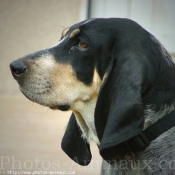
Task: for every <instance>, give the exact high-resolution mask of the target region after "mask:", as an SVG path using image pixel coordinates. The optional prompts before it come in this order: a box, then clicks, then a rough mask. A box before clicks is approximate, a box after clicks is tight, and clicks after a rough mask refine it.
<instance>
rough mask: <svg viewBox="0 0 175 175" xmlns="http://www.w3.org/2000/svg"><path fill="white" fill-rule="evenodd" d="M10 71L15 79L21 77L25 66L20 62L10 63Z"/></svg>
mask: <svg viewBox="0 0 175 175" xmlns="http://www.w3.org/2000/svg"><path fill="white" fill-rule="evenodd" d="M10 69H11V72H12V75H13V77H14V78H15V79H17V78H19V77H21V76H23V75H24V74H25V72H26V70H27V65H26V64H25V63H24V62H23V61H21V60H15V61H13V62H11V63H10Z"/></svg>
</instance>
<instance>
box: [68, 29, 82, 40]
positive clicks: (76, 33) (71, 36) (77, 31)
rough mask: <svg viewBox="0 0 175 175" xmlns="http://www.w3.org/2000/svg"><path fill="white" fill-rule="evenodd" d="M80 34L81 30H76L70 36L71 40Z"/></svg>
mask: <svg viewBox="0 0 175 175" xmlns="http://www.w3.org/2000/svg"><path fill="white" fill-rule="evenodd" d="M79 33H80V29H79V28H76V29H74V30H73V31H72V32H71V34H70V38H73V37H74V36H76V35H78V34H79Z"/></svg>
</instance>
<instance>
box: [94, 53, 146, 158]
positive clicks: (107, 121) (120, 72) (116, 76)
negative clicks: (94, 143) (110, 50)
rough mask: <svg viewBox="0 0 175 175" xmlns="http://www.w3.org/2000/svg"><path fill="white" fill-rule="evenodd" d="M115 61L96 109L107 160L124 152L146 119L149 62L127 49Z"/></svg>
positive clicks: (101, 147)
mask: <svg viewBox="0 0 175 175" xmlns="http://www.w3.org/2000/svg"><path fill="white" fill-rule="evenodd" d="M124 55H125V56H124ZM127 55H128V56H127ZM111 64H112V65H110V66H109V67H110V68H109V69H110V70H109V69H108V70H107V73H106V76H105V77H106V78H105V80H104V83H103V85H102V88H101V90H100V93H99V97H98V100H97V105H96V109H95V126H96V130H97V135H98V137H99V140H100V145H99V150H100V154H101V156H102V157H103V158H104V159H105V160H112V159H113V158H114V157H116V156H118V155H121V154H124V153H125V150H123V149H124V148H123V146H122V144H123V143H125V142H126V141H127V140H128V139H130V138H132V137H134V136H136V135H138V134H139V133H141V131H142V129H143V123H144V117H143V104H142V91H143V88H142V86H143V81H144V71H145V70H144V65H145V64H146V63H144V61H143V60H142V58H137V57H135V55H134V54H131V53H130V54H128V53H124V54H122V55H121V56H120V55H118V56H117V58H114V59H113V62H112V63H111ZM144 85H145V84H144Z"/></svg>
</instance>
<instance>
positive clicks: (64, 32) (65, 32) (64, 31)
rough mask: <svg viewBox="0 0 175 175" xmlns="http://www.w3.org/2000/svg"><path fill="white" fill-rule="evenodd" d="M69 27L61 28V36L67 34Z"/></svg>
mask: <svg viewBox="0 0 175 175" xmlns="http://www.w3.org/2000/svg"><path fill="white" fill-rule="evenodd" d="M69 29H70V28H69V27H68V28H66V29H64V30H63V32H62V36H61V38H63V37H64V36H65V35H66V34H67V32H68V31H69Z"/></svg>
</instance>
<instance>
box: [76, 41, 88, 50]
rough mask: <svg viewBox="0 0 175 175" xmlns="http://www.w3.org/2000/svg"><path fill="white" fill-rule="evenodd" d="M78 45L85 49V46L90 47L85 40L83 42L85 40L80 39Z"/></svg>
mask: <svg viewBox="0 0 175 175" xmlns="http://www.w3.org/2000/svg"><path fill="white" fill-rule="evenodd" d="M78 46H79V47H81V48H83V49H85V48H87V47H88V45H87V43H85V42H83V41H80V42H79V43H78Z"/></svg>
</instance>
